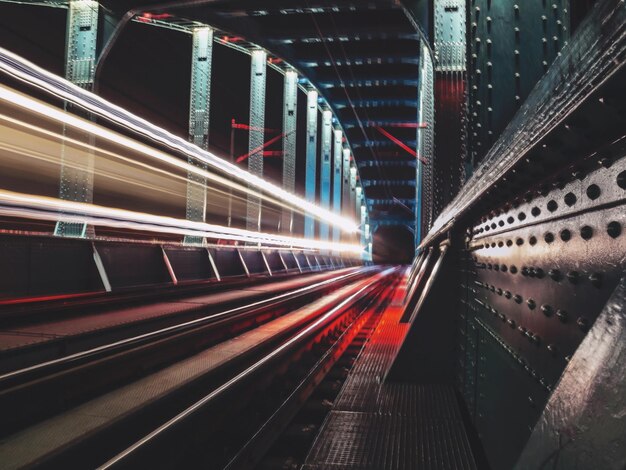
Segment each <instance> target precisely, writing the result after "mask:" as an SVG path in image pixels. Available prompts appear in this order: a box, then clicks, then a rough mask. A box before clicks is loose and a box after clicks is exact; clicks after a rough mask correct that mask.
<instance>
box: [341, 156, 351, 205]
mask: <svg viewBox="0 0 626 470" xmlns="http://www.w3.org/2000/svg"><path fill="white" fill-rule="evenodd" d="M350 158H351V156H350V149H349V148H344V149H343V194H342V196H341V213H342V214H343V216H344V217H350V212H349V208H350V207H352V206H350Z"/></svg>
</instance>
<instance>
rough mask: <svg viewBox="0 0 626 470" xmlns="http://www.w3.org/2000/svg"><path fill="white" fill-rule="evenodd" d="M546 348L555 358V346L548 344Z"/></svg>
mask: <svg viewBox="0 0 626 470" xmlns="http://www.w3.org/2000/svg"><path fill="white" fill-rule="evenodd" d="M547 348H548V351H550V353H551V354H552V355H553V356H556V346H555V345H554V344H548V346H547Z"/></svg>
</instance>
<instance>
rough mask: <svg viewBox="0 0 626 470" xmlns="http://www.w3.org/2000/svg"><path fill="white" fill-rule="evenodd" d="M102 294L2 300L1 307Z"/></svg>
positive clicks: (92, 293) (98, 292)
mask: <svg viewBox="0 0 626 470" xmlns="http://www.w3.org/2000/svg"><path fill="white" fill-rule="evenodd" d="M102 293H104V291H96V292H84V293H80V294H57V295H42V296H39V297H21V298H19V299H7V300H0V305H19V304H27V303H35V302H50V301H53V300H64V299H76V298H80V297H89V296H93V295H94V294H102Z"/></svg>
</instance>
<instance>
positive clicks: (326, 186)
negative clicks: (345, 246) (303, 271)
mask: <svg viewBox="0 0 626 470" xmlns="http://www.w3.org/2000/svg"><path fill="white" fill-rule="evenodd" d="M332 139H333V113H332V112H331V111H330V110H325V111H323V112H322V164H321V175H320V176H321V181H320V205H321V206H322V207H323V208H324V209H330V167H331V161H330V154H331V150H332V148H331V145H332ZM329 235H330V233H329V227H328V224H327V223H321V224H320V239H321V240H328V238H329Z"/></svg>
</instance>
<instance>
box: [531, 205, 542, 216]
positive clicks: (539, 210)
mask: <svg viewBox="0 0 626 470" xmlns="http://www.w3.org/2000/svg"><path fill="white" fill-rule="evenodd" d="M530 213H531V214H532V215H533V216H534V217H537V216H538V215H539V214H541V209H539V208H538V207H533V208H532V209H531V210H530Z"/></svg>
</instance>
